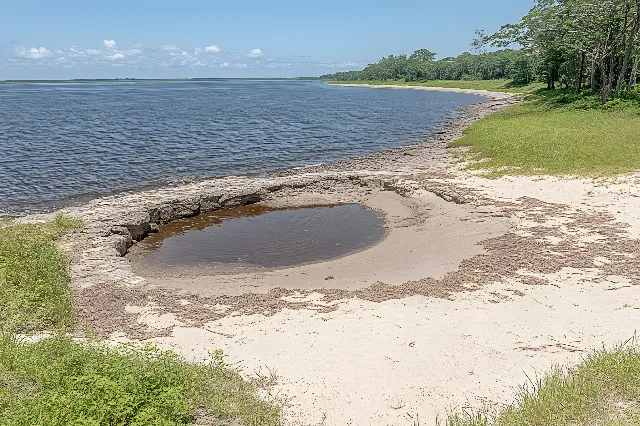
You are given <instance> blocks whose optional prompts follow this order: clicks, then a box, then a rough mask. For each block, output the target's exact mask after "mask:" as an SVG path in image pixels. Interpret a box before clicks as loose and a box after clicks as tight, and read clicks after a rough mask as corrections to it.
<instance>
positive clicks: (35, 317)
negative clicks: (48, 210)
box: [0, 216, 81, 331]
mask: <svg viewBox="0 0 640 426" xmlns="http://www.w3.org/2000/svg"><path fill="white" fill-rule="evenodd" d="M79 226H81V222H80V221H78V220H75V219H72V218H69V217H65V216H58V217H56V218H55V220H53V221H52V222H46V223H37V224H18V223H13V222H5V223H4V224H0V328H2V329H4V330H9V329H10V330H18V331H33V330H39V329H42V328H46V327H52V328H60V327H66V326H69V325H71V323H72V321H73V315H72V312H71V301H70V295H69V287H68V283H69V265H68V262H67V260H66V259H65V258H64V256H63V255H62V253H60V251H59V250H58V248H57V247H56V241H57V240H58V239H59V238H60V237H61V236H62V235H63V234H64V233H67V232H70V231H71V230H73V229H76V228H78V227H79Z"/></svg>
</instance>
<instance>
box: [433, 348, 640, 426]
mask: <svg viewBox="0 0 640 426" xmlns="http://www.w3.org/2000/svg"><path fill="white" fill-rule="evenodd" d="M440 424H441V425H446V426H521V425H536V426H565V425H573V426H588V425H589V426H591V425H600V426H614V425H615V426H632V425H638V424H640V350H639V349H638V347H637V346H635V345H630V346H625V345H622V346H620V347H618V348H615V349H614V350H611V351H605V350H597V351H594V352H593V353H591V354H590V355H589V356H588V357H587V358H586V360H585V361H584V362H583V363H582V364H580V365H579V366H577V367H575V368H560V367H559V368H556V369H555V370H554V371H553V372H552V373H551V374H549V375H547V376H545V377H544V378H542V379H540V380H538V381H533V382H531V383H529V384H528V385H526V386H523V387H522V388H521V390H520V392H519V395H518V399H517V401H516V403H515V404H513V405H511V406H508V407H506V408H505V409H504V410H502V411H501V412H499V413H498V414H496V415H490V414H487V413H483V412H474V413H466V414H453V415H451V416H450V417H449V418H448V419H447V420H446V421H445V422H444V423H440Z"/></svg>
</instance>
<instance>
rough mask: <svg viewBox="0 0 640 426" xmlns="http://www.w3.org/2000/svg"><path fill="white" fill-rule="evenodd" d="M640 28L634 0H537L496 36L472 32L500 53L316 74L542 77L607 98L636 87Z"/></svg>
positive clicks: (639, 2) (422, 53)
mask: <svg viewBox="0 0 640 426" xmlns="http://www.w3.org/2000/svg"><path fill="white" fill-rule="evenodd" d="M639 32H640V0H537V1H536V2H535V4H534V6H533V8H532V9H531V10H530V11H529V13H528V14H527V15H525V16H524V17H523V18H522V19H521V20H520V22H517V23H515V24H507V25H504V26H503V27H502V28H500V30H499V31H498V32H496V33H495V34H490V35H487V34H485V33H484V31H477V32H476V33H477V36H478V37H477V38H476V39H475V40H473V42H472V46H473V48H474V49H475V50H477V51H480V52H482V51H484V50H485V49H487V48H493V49H502V50H496V51H491V52H484V53H478V54H471V53H468V52H465V53H463V54H462V55H460V56H457V57H455V58H453V57H451V58H443V59H439V60H436V59H435V58H436V54H435V53H433V52H431V51H429V50H428V49H420V50H416V51H415V52H413V54H411V55H409V56H407V55H397V56H394V55H390V56H387V57H384V58H382V59H381V60H380V61H379V62H378V63H375V64H370V65H368V66H367V67H366V68H365V69H363V70H362V71H349V72H339V73H336V74H329V75H324V76H322V77H321V78H323V79H331V80H342V81H344V80H383V81H384V80H399V79H404V80H406V81H409V82H411V81H424V80H489V79H511V80H513V83H514V84H528V83H531V82H533V81H542V82H546V84H547V86H548V88H549V89H553V88H556V87H562V88H573V89H574V90H575V92H576V93H577V94H580V93H581V92H582V91H583V90H585V88H587V87H588V88H589V90H591V92H593V93H599V94H600V96H601V99H602V103H606V102H607V101H609V100H610V99H612V98H615V97H618V96H620V95H621V92H622V91H625V90H629V89H631V88H632V87H633V86H635V84H636V80H637V73H638V65H639V62H640V42H639V41H638V33H639ZM513 46H519V47H520V49H517V50H514V49H512V47H513Z"/></svg>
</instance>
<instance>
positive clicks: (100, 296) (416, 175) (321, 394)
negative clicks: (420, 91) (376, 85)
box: [41, 86, 640, 425]
mask: <svg viewBox="0 0 640 426" xmlns="http://www.w3.org/2000/svg"><path fill="white" fill-rule="evenodd" d="M394 88H396V86H394ZM425 89H426V88H425ZM516 101H517V100H516V99H514V98H501V99H490V100H488V101H487V102H485V103H483V104H480V105H476V106H473V107H470V108H467V109H466V110H465V111H464V115H463V116H462V117H461V118H459V119H456V120H450V121H449V122H447V124H446V125H445V126H444V128H443V130H442V131H441V132H440V133H438V134H436V135H434V136H433V137H432V138H430V139H429V140H427V141H425V142H424V143H422V144H420V145H417V146H414V147H409V148H403V149H397V150H391V151H387V152H381V153H377V154H373V155H370V156H367V157H364V158H361V159H357V160H351V161H345V162H342V163H336V164H328V165H323V166H318V167H311V168H304V169H296V170H287V171H283V172H282V173H280V174H278V175H277V176H271V177H268V178H264V179H257V178H248V177H233V178H224V179H215V180H210V181H204V182H199V183H194V184H190V185H185V186H182V187H179V188H166V189H162V190H158V191H148V192H144V193H138V194H133V195H126V196H120V197H110V198H104V199H100V200H96V201H93V202H91V203H89V204H87V205H85V206H81V207H76V208H69V209H66V212H67V213H68V214H71V215H73V216H76V217H80V218H82V219H84V220H85V222H86V224H87V226H86V228H85V230H84V231H83V233H80V234H75V235H73V236H72V237H71V238H70V239H69V240H68V241H67V243H66V248H67V249H68V252H69V253H70V254H71V255H72V257H73V264H72V272H73V274H72V275H73V285H74V286H75V288H76V289H77V291H76V293H75V296H74V297H75V302H74V303H75V309H76V312H77V315H78V320H79V329H81V328H82V327H83V326H85V325H86V326H88V327H90V328H91V329H93V330H94V331H95V332H97V333H98V334H100V335H103V336H110V337H114V338H116V337H117V338H120V339H142V338H152V339H153V340H154V341H156V342H158V343H160V344H162V345H166V346H171V347H174V348H175V349H176V350H178V351H179V352H180V353H182V354H183V355H184V356H185V357H187V358H189V359H194V360H197V359H200V358H201V357H202V355H203V354H206V353H207V351H209V350H213V349H217V348H222V349H223V350H225V352H226V353H227V354H229V356H230V361H232V362H238V363H240V365H242V366H243V367H244V369H245V372H246V374H247V375H254V374H261V373H260V372H261V371H262V372H266V371H267V370H266V368H270V369H271V370H272V371H275V372H276V374H277V375H278V376H279V380H278V384H277V385H276V387H275V388H274V389H273V390H272V393H271V395H276V396H277V397H278V398H279V400H280V401H281V402H282V401H284V412H285V423H286V424H290V425H296V424H300V425H312V424H325V425H346V424H353V425H362V424H368V425H390V424H394V425H395V424H397V425H401V424H402V425H404V424H411V421H412V420H411V418H413V419H415V417H416V415H418V416H419V418H420V423H421V424H424V425H429V424H432V423H433V421H434V419H435V416H436V414H439V415H440V416H441V417H442V416H443V415H444V413H445V411H446V410H447V409H450V408H452V407H453V408H455V407H462V406H466V405H467V404H471V405H474V406H480V405H483V404H488V405H491V406H494V405H496V404H499V403H506V402H511V401H512V398H513V393H514V390H515V388H516V387H517V386H518V385H520V384H521V383H524V382H525V381H526V380H527V376H528V377H535V376H536V373H539V372H542V371H545V370H547V369H548V368H550V367H551V365H552V364H553V363H556V362H561V363H566V362H573V361H577V360H578V359H579V357H580V356H581V354H583V353H584V352H585V351H587V350H589V349H590V348H591V347H593V346H598V345H600V344H602V343H606V344H614V343H616V342H618V341H621V340H625V339H626V338H628V337H631V336H632V335H633V333H634V331H635V328H636V327H637V324H638V321H639V320H640V314H639V311H638V310H637V309H636V308H634V306H636V304H637V299H638V298H639V294H638V291H637V289H638V287H637V286H636V285H637V284H640V261H639V259H638V257H639V256H640V244H639V242H638V239H637V237H638V235H640V185H639V184H640V176H638V175H635V176H631V177H627V178H625V179H621V180H619V181H617V182H614V183H610V184H608V185H606V186H605V185H602V184H600V183H598V182H594V181H589V180H574V179H555V178H529V177H518V178H502V179H497V180H487V179H484V178H480V177H477V176H475V175H473V174H471V173H469V172H466V171H464V170H462V169H461V167H460V164H458V163H456V161H455V159H454V158H453V157H452V152H451V150H448V149H446V148H445V147H446V144H447V143H448V142H449V141H451V140H454V139H456V138H458V137H460V136H461V134H462V129H463V128H464V127H465V126H467V125H468V124H470V123H471V122H472V121H474V120H477V119H478V118H481V117H482V116H484V115H485V114H487V113H489V112H491V111H495V110H498V109H500V108H502V107H504V106H506V105H509V104H511V103H513V102H516ZM251 203H261V204H263V205H266V206H271V207H294V206H296V205H309V204H336V203H338V204H339V203H359V204H364V205H366V206H369V207H370V208H374V209H376V210H379V211H381V212H384V213H385V215H386V220H387V224H388V225H387V226H388V227H389V229H388V235H387V238H386V239H385V240H383V241H382V242H381V243H379V244H377V245H375V246H374V247H372V248H370V249H368V250H364V251H361V252H359V253H356V254H352V255H349V256H346V257H343V258H340V259H335V260H332V261H329V262H323V263H317V264H311V265H303V266H299V267H294V268H287V269H280V270H275V271H270V272H268V273H263V274H260V273H248V274H244V275H238V274H226V275H225V274H219V275H206V274H205V275H202V274H193V273H187V274H186V275H185V276H181V277H170V276H154V275H153V274H148V275H141V274H139V273H138V272H137V271H136V270H135V269H134V268H133V267H132V265H131V264H130V262H129V261H128V260H127V259H126V258H125V257H122V254H124V253H126V251H127V250H128V249H129V248H130V246H131V245H133V244H135V241H137V240H139V239H141V238H143V237H144V236H145V235H146V234H147V233H149V232H151V231H153V230H154V229H155V228H156V227H158V226H162V224H164V223H168V222H171V221H173V220H175V219H177V218H180V217H189V216H194V215H196V214H198V213H200V212H204V211H212V210H217V209H220V208H227V207H231V206H237V205H243V204H251ZM41 217H42V216H41ZM329 276H333V279H329V280H327V279H326V278H328V277H329Z"/></svg>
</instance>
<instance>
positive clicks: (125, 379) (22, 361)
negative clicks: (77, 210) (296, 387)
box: [0, 216, 279, 426]
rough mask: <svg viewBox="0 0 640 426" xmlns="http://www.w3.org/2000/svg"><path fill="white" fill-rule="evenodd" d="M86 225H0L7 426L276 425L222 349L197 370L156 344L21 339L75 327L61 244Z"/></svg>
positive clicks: (3, 417)
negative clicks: (25, 335)
mask: <svg viewBox="0 0 640 426" xmlns="http://www.w3.org/2000/svg"><path fill="white" fill-rule="evenodd" d="M79 226H81V222H80V221H77V220H74V219H71V218H68V217H64V216H58V217H56V219H55V220H54V221H52V222H47V223H38V224H21V223H14V222H5V223H3V224H2V225H1V226H0V426H4V425H12V426H21V425H24V426H32V425H34V426H38V425H42V426H45V425H47V426H49V425H52V426H56V425H60V426H62V425H71V424H73V425H96V426H97V425H105V426H106V425H161V426H168V425H189V424H194V422H197V424H202V425H204V424H210V425H217V426H221V425H238V424H243V425H256V426H262V425H275V424H277V423H278V421H279V420H278V418H279V411H278V409H277V408H276V407H274V406H273V405H271V404H269V403H267V402H265V401H263V400H261V399H260V398H259V396H258V394H257V391H256V388H255V387H254V386H253V385H251V384H250V383H248V382H245V381H244V380H243V379H242V377H241V376H240V375H239V374H238V371H236V370H235V369H233V368H232V367H231V366H230V365H227V364H225V363H224V362H223V360H222V353H221V352H216V353H215V355H214V357H213V360H212V362H210V363H208V364H205V363H201V364H190V363H187V362H185V361H183V360H182V359H181V358H180V357H179V356H178V355H176V354H175V353H173V352H168V351H166V352H165V351H160V350H158V349H157V348H155V347H153V346H149V345H146V346H140V345H120V346H114V345H113V344H111V345H109V344H107V343H105V342H100V341H97V340H86V341H84V342H75V341H73V340H71V339H70V338H69V337H64V336H63V335H62V334H60V335H55V336H54V337H50V338H45V339H43V340H40V341H39V342H37V343H29V342H26V341H23V340H20V339H19V338H18V337H17V334H15V333H16V332H37V331H41V330H45V329H48V330H52V329H53V330H58V331H64V329H65V328H66V327H68V326H70V325H72V324H73V312H72V307H71V301H70V290H69V281H70V277H69V264H68V260H67V259H66V258H65V257H64V255H63V254H62V253H61V252H60V250H59V249H58V247H57V245H56V244H57V241H58V240H59V238H60V237H61V236H62V235H63V234H65V233H67V232H70V231H72V230H73V229H76V228H78V227H79Z"/></svg>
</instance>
